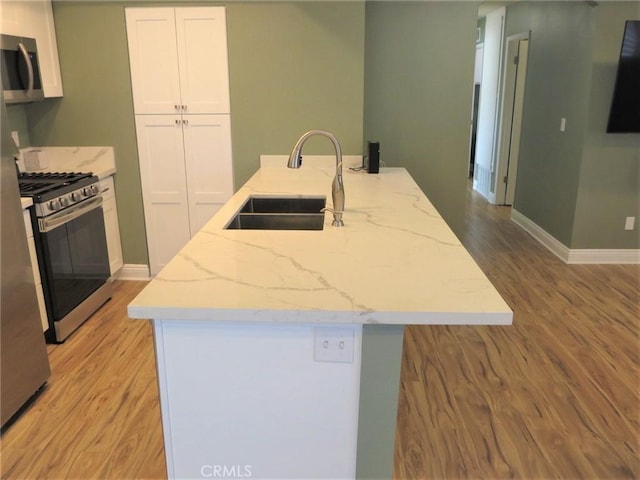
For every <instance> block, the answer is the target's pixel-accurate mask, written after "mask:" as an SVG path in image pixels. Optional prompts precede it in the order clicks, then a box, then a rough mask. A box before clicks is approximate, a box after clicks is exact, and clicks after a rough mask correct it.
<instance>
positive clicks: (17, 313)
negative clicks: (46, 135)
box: [0, 95, 50, 426]
mask: <svg viewBox="0 0 640 480" xmlns="http://www.w3.org/2000/svg"><path fill="white" fill-rule="evenodd" d="M0 97H1V95H0ZM0 103H1V110H2V117H1V123H0V130H2V143H1V147H2V162H1V164H0V167H1V168H0V177H1V178H0V180H1V188H2V190H1V191H0V228H1V230H0V251H1V252H0V253H1V255H0V269H1V270H0V283H1V284H2V290H1V293H0V295H1V296H0V303H1V307H0V395H1V398H0V410H1V417H2V426H5V424H6V423H7V421H8V420H10V419H11V418H12V417H13V416H14V415H15V414H16V412H17V411H18V410H19V409H20V407H22V405H24V403H25V402H26V401H27V400H28V399H29V398H30V397H31V396H33V394H34V393H36V392H37V391H38V389H39V388H40V387H41V386H42V385H44V383H45V382H46V380H47V378H48V377H49V375H50V370H49V359H48V357H47V349H46V345H45V341H44V335H43V333H42V326H41V323H40V313H39V310H38V299H37V297H36V287H35V284H34V280H33V272H32V270H31V259H30V257H29V251H28V246H27V234H26V231H25V226H24V220H23V214H22V206H21V204H20V194H19V193H18V178H17V175H16V166H15V161H14V155H15V154H16V147H15V144H14V143H13V139H12V138H11V135H10V133H9V129H10V127H9V122H8V115H7V109H6V106H5V104H4V99H2V98H0Z"/></svg>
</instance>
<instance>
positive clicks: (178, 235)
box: [136, 115, 191, 275]
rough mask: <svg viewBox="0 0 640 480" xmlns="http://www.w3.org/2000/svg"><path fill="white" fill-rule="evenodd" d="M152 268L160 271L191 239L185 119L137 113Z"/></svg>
mask: <svg viewBox="0 0 640 480" xmlns="http://www.w3.org/2000/svg"><path fill="white" fill-rule="evenodd" d="M136 131H137V137H138V157H139V160H140V179H141V182H142V197H143V198H142V199H143V205H144V217H145V226H146V232H147V246H148V249H149V268H150V271H151V274H152V275H155V274H157V273H158V272H159V271H160V270H161V269H162V267H164V266H165V265H166V264H167V263H168V262H169V260H171V259H172V258H173V257H174V256H175V255H176V254H177V253H178V251H179V250H180V249H181V248H182V247H183V246H184V245H185V244H186V243H187V242H188V241H189V239H190V238H191V235H190V226H189V207H188V202H187V182H186V175H185V168H184V149H183V143H184V142H183V135H182V118H181V117H180V116H179V115H136Z"/></svg>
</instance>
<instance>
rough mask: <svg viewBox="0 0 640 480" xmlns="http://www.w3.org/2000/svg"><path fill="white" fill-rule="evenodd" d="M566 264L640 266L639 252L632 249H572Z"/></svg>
mask: <svg viewBox="0 0 640 480" xmlns="http://www.w3.org/2000/svg"><path fill="white" fill-rule="evenodd" d="M567 263H616V264H618V263H629V264H636V265H638V264H640V250H634V249H631V248H629V249H622V248H621V249H573V250H570V251H569V259H568V261H567Z"/></svg>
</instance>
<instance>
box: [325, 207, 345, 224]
mask: <svg viewBox="0 0 640 480" xmlns="http://www.w3.org/2000/svg"><path fill="white" fill-rule="evenodd" d="M320 211H321V212H331V213H333V222H331V225H332V226H334V227H344V222H343V221H342V214H343V213H344V212H343V211H342V210H334V209H333V208H331V207H324V208H323V209H321V210H320Z"/></svg>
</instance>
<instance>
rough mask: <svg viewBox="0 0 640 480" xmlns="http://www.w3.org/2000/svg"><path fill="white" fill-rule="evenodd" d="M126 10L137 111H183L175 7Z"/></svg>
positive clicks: (132, 80) (167, 112)
mask: <svg viewBox="0 0 640 480" xmlns="http://www.w3.org/2000/svg"><path fill="white" fill-rule="evenodd" d="M125 12H126V22H127V41H128V43H129V60H130V62H129V63H130V68H131V87H132V90H133V106H134V110H135V113H136V114H154V113H159V114H175V113H180V111H181V108H180V106H181V105H182V100H181V99H180V79H179V75H178V51H177V47H176V27H175V19H174V12H173V8H127V9H125Z"/></svg>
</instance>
